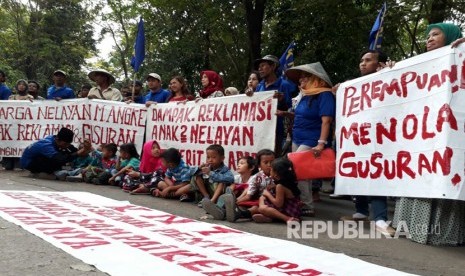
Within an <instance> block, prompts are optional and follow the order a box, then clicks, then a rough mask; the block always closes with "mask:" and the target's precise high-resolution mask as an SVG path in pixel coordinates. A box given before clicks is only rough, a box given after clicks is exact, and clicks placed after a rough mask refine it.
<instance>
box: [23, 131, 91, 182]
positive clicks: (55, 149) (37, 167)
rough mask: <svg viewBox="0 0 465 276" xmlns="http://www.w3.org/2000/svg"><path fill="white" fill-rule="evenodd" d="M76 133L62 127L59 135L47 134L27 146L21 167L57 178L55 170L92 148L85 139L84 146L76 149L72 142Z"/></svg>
mask: <svg viewBox="0 0 465 276" xmlns="http://www.w3.org/2000/svg"><path fill="white" fill-rule="evenodd" d="M73 138H74V133H73V131H72V130H70V129H68V128H61V129H60V131H59V132H58V134H57V135H50V136H47V137H45V138H43V139H41V140H39V141H37V142H35V143H33V144H31V145H29V147H27V148H26V149H25V150H24V152H23V155H22V156H21V161H20V162H21V167H22V168H23V169H26V170H29V171H30V172H31V173H33V174H36V173H46V174H49V177H45V178H50V179H55V175H53V174H52V173H53V172H54V171H57V170H60V169H61V167H62V166H64V165H65V164H66V163H68V162H70V161H72V160H74V159H75V158H77V157H78V156H86V155H87V154H89V152H90V151H91V150H92V147H91V144H90V142H89V141H84V147H83V148H82V149H80V150H78V149H76V147H74V146H73V145H71V142H72V141H73Z"/></svg>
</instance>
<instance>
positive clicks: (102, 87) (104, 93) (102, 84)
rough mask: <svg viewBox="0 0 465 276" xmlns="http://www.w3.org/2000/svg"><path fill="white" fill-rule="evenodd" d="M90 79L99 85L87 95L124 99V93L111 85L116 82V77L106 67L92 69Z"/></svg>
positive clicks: (110, 99)
mask: <svg viewBox="0 0 465 276" xmlns="http://www.w3.org/2000/svg"><path fill="white" fill-rule="evenodd" d="M87 76H88V77H89V79H91V80H92V81H94V82H95V84H96V85H97V86H96V87H93V88H92V89H90V91H89V95H88V96H87V97H88V98H89V99H102V100H109V101H122V100H123V95H121V92H120V91H119V90H118V89H116V88H114V87H111V85H112V84H113V83H115V77H114V76H113V75H112V74H111V73H110V72H108V71H106V70H104V69H97V70H93V71H91V72H90V73H89V74H88V75H87Z"/></svg>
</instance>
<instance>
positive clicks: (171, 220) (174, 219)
mask: <svg viewBox="0 0 465 276" xmlns="http://www.w3.org/2000/svg"><path fill="white" fill-rule="evenodd" d="M141 217H143V218H147V219H153V220H155V221H158V222H161V223H164V224H177V223H189V222H195V220H193V219H188V218H183V217H179V216H175V215H170V214H166V215H156V216H154V215H141Z"/></svg>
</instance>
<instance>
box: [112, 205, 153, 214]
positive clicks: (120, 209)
mask: <svg viewBox="0 0 465 276" xmlns="http://www.w3.org/2000/svg"><path fill="white" fill-rule="evenodd" d="M106 208H110V209H113V210H115V211H118V212H121V213H125V212H126V211H131V212H132V211H148V212H150V211H152V209H150V208H146V207H142V206H137V205H126V206H118V207H114V206H108V207H106Z"/></svg>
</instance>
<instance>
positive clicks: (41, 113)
mask: <svg viewBox="0 0 465 276" xmlns="http://www.w3.org/2000/svg"><path fill="white" fill-rule="evenodd" d="M146 113H147V110H146V109H145V106H143V105H137V104H131V105H128V104H126V103H120V102H112V101H102V100H88V99H76V100H62V101H59V102H57V101H34V102H30V101H0V156H11V157H19V156H21V155H22V152H23V151H24V149H25V148H26V147H27V146H29V145H30V144H32V143H33V142H35V141H37V140H39V139H42V138H43V137H45V136H48V135H55V134H57V133H58V131H59V130H60V128H62V127H67V128H70V129H72V130H73V131H74V133H75V137H74V143H75V144H76V145H77V144H78V143H80V142H82V141H83V139H89V140H90V141H91V142H92V144H93V145H94V146H97V145H100V144H104V143H115V144H117V145H121V144H123V143H135V144H136V146H137V149H138V151H139V153H140V151H141V149H142V143H143V139H144V131H145V122H146Z"/></svg>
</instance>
